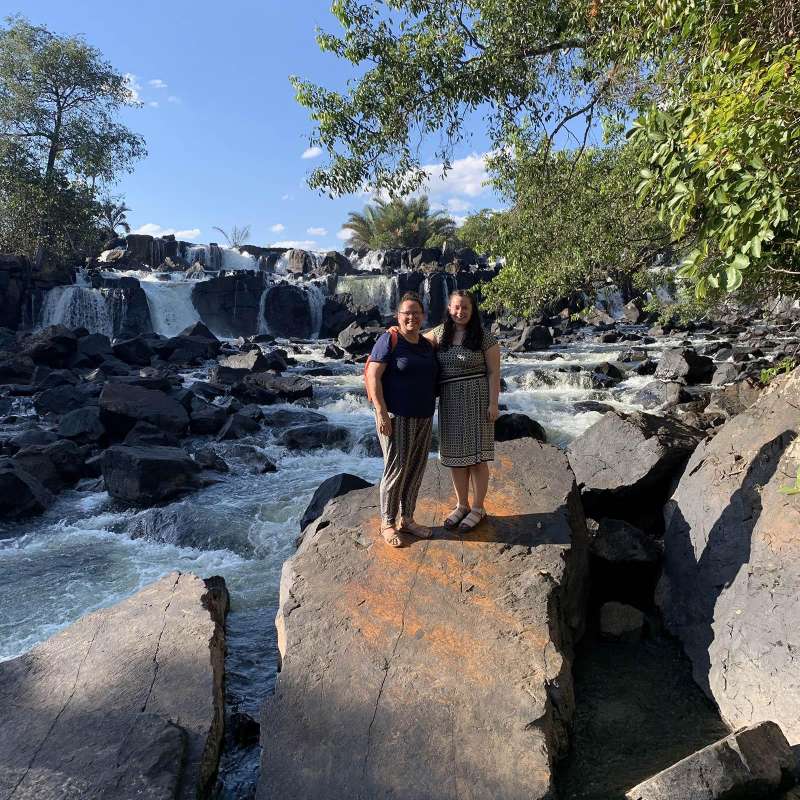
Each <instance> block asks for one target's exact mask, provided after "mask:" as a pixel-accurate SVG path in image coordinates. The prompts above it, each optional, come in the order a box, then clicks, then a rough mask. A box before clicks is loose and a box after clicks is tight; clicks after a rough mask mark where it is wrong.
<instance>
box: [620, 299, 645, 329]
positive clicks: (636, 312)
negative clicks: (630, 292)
mask: <svg viewBox="0 0 800 800" xmlns="http://www.w3.org/2000/svg"><path fill="white" fill-rule="evenodd" d="M622 315H623V317H624V318H625V321H626V322H629V323H630V324H631V325H636V324H637V323H638V322H639V321H640V320H641V319H642V309H641V308H639V306H638V305H637V303H636V300H630V301H629V302H627V303H625V305H624V306H623V308H622Z"/></svg>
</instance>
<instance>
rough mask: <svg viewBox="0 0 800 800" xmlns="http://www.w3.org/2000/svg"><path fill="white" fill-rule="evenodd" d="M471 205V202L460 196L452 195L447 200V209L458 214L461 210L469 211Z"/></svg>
mask: <svg viewBox="0 0 800 800" xmlns="http://www.w3.org/2000/svg"><path fill="white" fill-rule="evenodd" d="M470 207H471V206H470V204H469V203H467V202H466V201H465V200H462V199H461V198H460V197H451V198H449V199H448V201H447V210H448V211H452V212H453V213H456V214H457V213H458V212H459V211H469V209H470Z"/></svg>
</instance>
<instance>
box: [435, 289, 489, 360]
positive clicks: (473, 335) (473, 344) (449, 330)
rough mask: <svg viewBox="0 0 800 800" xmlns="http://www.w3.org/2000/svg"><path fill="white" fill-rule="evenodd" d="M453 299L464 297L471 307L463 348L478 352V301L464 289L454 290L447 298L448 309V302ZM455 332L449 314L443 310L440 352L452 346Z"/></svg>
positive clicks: (480, 335) (480, 334) (480, 341)
mask: <svg viewBox="0 0 800 800" xmlns="http://www.w3.org/2000/svg"><path fill="white" fill-rule="evenodd" d="M454 297H466V298H467V300H469V302H470V303H471V305H472V316H471V317H470V318H469V322H468V323H467V330H466V333H465V334H464V342H463V344H464V347H466V348H467V350H480V349H481V345H482V344H483V323H482V322H481V314H480V311H479V309H478V301H477V300H476V299H475V295H474V294H473V293H472V292H468V291H467V290H466V289H456V290H455V291H454V292H450V296H449V297H448V298H447V307H448V309H449V307H450V301H451V300H452V299H453V298H454ZM455 331H456V324H455V322H453V318H452V317H451V316H450V312H449V311H447V310H445V316H444V329H443V330H442V341H441V342H440V343H439V347H440V348H441V349H442V350H447V349H448V348H449V347H450V346H451V345H452V344H453V334H454V333H455Z"/></svg>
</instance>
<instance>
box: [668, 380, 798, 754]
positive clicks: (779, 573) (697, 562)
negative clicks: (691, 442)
mask: <svg viewBox="0 0 800 800" xmlns="http://www.w3.org/2000/svg"><path fill="white" fill-rule="evenodd" d="M798 397H800V370H794V371H793V372H792V373H790V374H789V375H785V376H782V377H779V378H776V379H775V380H773V381H772V382H771V383H770V384H769V386H768V387H767V388H766V389H764V390H763V392H762V393H761V395H760V396H759V398H758V400H757V401H756V402H755V403H754V404H753V405H752V406H750V408H748V409H746V410H745V411H743V412H742V413H741V414H739V415H738V416H736V417H734V418H733V419H731V420H730V421H729V422H726V423H725V424H724V425H723V426H722V427H721V428H719V430H718V432H717V434H716V436H715V437H714V438H713V439H710V440H707V441H705V442H703V443H702V444H701V445H700V446H699V447H698V448H697V450H695V452H694V453H693V454H692V457H691V458H690V459H689V462H688V463H687V465H686V469H685V471H684V473H683V476H682V477H681V479H680V482H679V483H678V485H677V488H676V489H675V491H674V493H673V494H672V497H671V498H670V499H669V501H668V503H667V505H666V508H665V510H664V521H665V525H666V531H665V534H664V547H665V551H664V571H663V576H662V579H661V582H660V584H659V592H658V595H657V601H658V604H659V606H660V608H661V609H662V612H663V614H664V619H665V622H666V624H667V627H668V628H669V630H670V632H672V633H673V634H674V635H676V636H677V637H678V638H679V639H680V640H681V641H682V642H683V645H684V648H685V649H686V652H687V654H688V656H689V658H690V659H691V661H692V664H693V669H694V676H695V680H696V681H697V682H698V684H700V686H702V687H703V688H704V689H705V691H706V692H707V693H708V694H709V696H710V697H712V698H713V699H714V701H715V702H716V703H717V705H718V706H719V709H720V712H721V714H722V716H723V718H724V719H725V721H726V722H727V723H728V724H729V725H730V726H731V727H738V726H741V725H749V724H753V723H755V722H759V721H762V720H764V719H767V718H769V719H772V720H774V721H775V722H777V723H778V724H779V725H780V726H781V728H782V729H783V730H784V732H785V733H786V736H787V738H788V739H789V742H790V743H791V744H793V745H795V744H800V672H798V669H797V653H796V650H797V648H796V643H795V641H794V638H793V634H792V633H791V632H792V631H796V630H797V629H798V625H800V545H799V544H798V536H797V533H798V531H800V503H798V496H797V495H792V494H786V493H785V492H786V491H788V488H789V487H792V486H793V485H794V483H795V478H796V476H797V474H798V470H799V469H800V439H798V437H799V436H800V409H799V408H798ZM782 490H783V491H782Z"/></svg>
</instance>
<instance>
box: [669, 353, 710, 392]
mask: <svg viewBox="0 0 800 800" xmlns="http://www.w3.org/2000/svg"><path fill="white" fill-rule="evenodd" d="M714 369H715V368H714V361H713V360H712V359H710V358H709V357H708V356H701V355H699V354H698V353H697V352H696V351H695V350H692V349H691V348H688V347H686V348H673V349H670V350H665V351H664V354H663V355H662V356H661V360H660V361H659V362H658V368H657V369H656V378H661V379H662V380H666V381H676V380H684V381H686V383H689V384H693V383H708V382H709V381H710V380H711V377H712V375H713V374H714Z"/></svg>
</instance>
